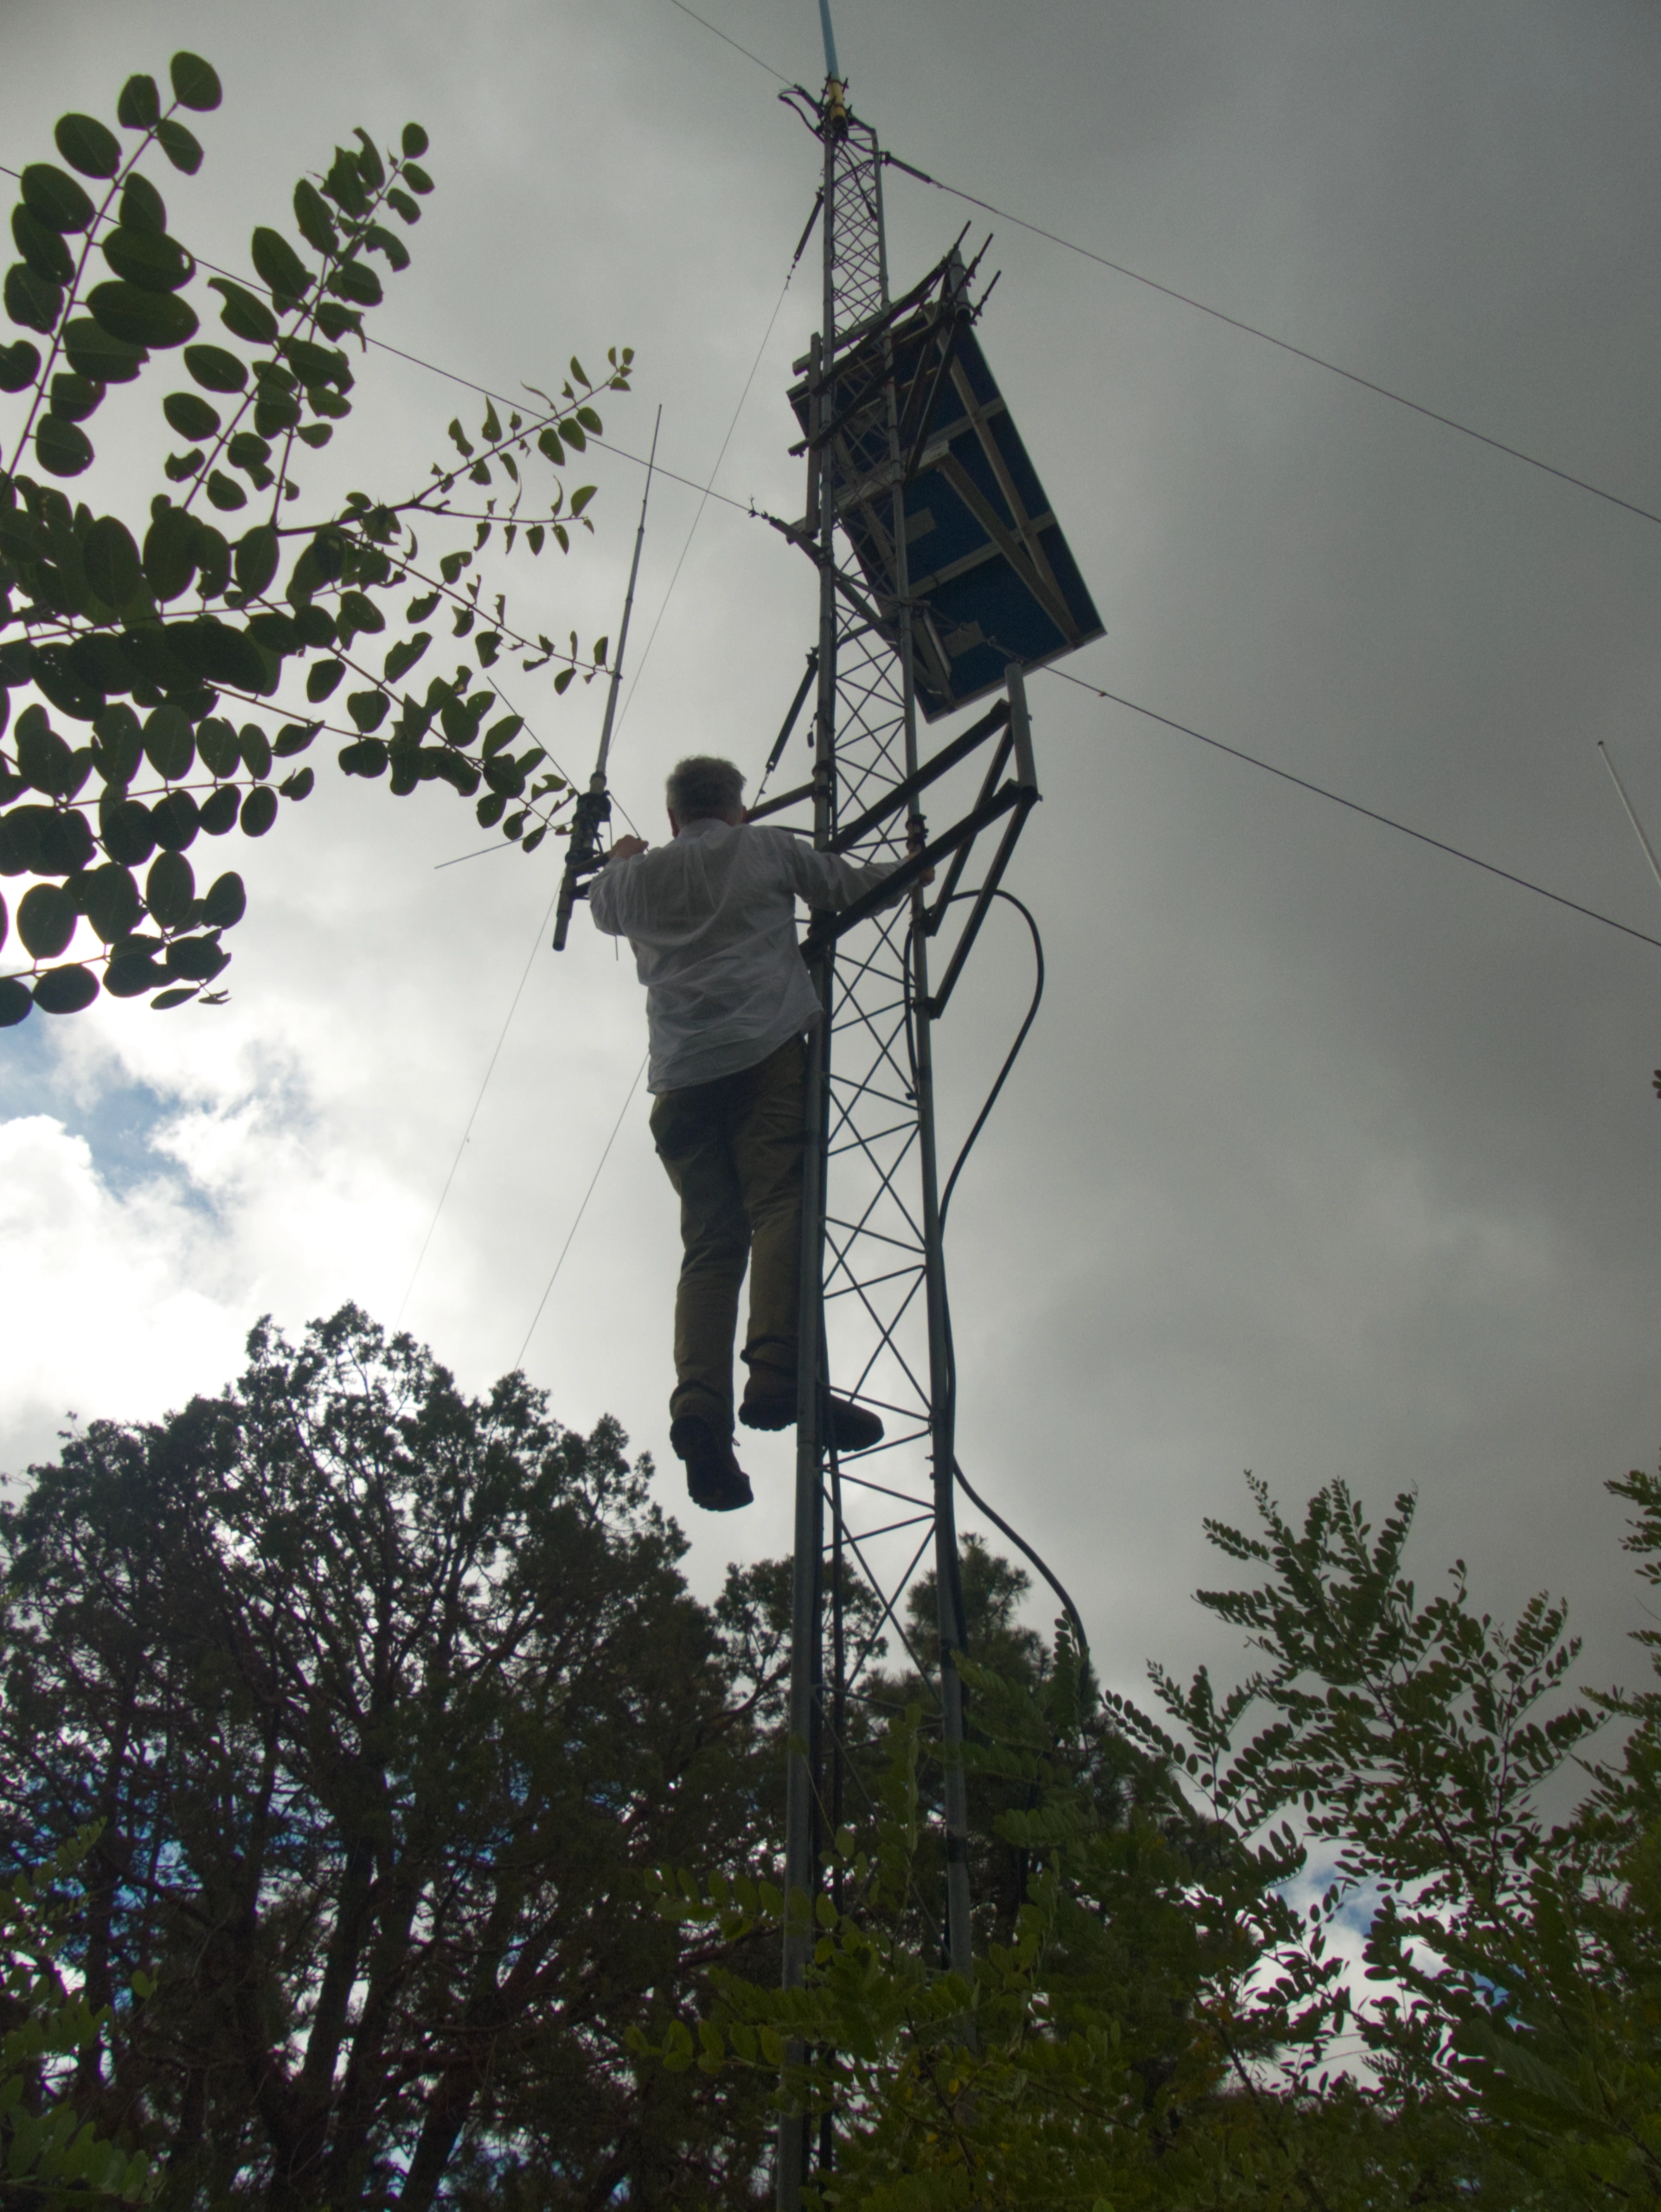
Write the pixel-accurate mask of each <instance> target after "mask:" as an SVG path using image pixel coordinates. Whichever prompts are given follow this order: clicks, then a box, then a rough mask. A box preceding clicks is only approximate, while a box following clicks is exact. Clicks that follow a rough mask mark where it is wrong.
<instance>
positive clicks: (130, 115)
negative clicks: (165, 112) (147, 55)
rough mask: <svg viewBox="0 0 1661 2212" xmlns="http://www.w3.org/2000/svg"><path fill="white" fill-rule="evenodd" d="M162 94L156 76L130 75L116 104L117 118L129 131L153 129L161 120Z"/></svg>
mask: <svg viewBox="0 0 1661 2212" xmlns="http://www.w3.org/2000/svg"><path fill="white" fill-rule="evenodd" d="M161 113H162V99H161V94H160V93H158V92H157V89H156V80H155V78H154V77H129V78H128V79H127V81H126V83H125V85H123V86H122V87H121V97H120V99H119V100H117V102H116V104H115V119H116V121H117V122H118V123H119V124H121V125H123V126H124V127H125V129H127V130H129V131H153V130H154V129H155V127H156V125H157V123H158V122H159V121H160V120H161Z"/></svg>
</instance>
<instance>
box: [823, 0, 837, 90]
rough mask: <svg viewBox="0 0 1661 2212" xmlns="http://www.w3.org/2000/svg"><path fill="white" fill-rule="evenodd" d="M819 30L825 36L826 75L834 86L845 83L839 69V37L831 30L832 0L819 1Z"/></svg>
mask: <svg viewBox="0 0 1661 2212" xmlns="http://www.w3.org/2000/svg"><path fill="white" fill-rule="evenodd" d="M819 29H820V30H821V31H822V32H823V33H824V74H825V75H826V76H827V77H828V78H829V79H830V80H831V83H832V84H833V85H839V84H841V83H842V81H843V75H842V71H841V70H840V69H839V68H838V67H837V35H836V33H835V31H833V30H832V29H831V0H819Z"/></svg>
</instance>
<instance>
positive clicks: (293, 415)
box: [253, 387, 300, 438]
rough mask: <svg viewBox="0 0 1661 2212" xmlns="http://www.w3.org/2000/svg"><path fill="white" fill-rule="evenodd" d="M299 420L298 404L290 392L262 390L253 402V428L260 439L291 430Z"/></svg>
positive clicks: (267, 388) (273, 436)
mask: <svg viewBox="0 0 1661 2212" xmlns="http://www.w3.org/2000/svg"><path fill="white" fill-rule="evenodd" d="M299 419H300V403H299V401H298V400H297V399H296V398H295V397H294V395H293V394H292V392H278V391H273V390H272V389H271V388H269V387H266V388H263V389H262V390H261V392H260V397H259V398H258V400H257V401H255V402H254V408H253V426H254V428H255V430H256V431H258V433H260V437H261V438H275V437H277V436H279V434H280V433H282V432H283V431H285V430H292V429H293V428H294V427H295V426H296V425H297V424H298V421H299Z"/></svg>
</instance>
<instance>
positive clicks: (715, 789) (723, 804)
mask: <svg viewBox="0 0 1661 2212" xmlns="http://www.w3.org/2000/svg"><path fill="white" fill-rule="evenodd" d="M665 795H666V797H667V798H668V800H669V806H670V813H672V814H673V815H674V817H675V818H676V820H677V822H702V821H708V820H709V817H711V816H715V817H719V816H721V815H723V814H739V813H741V812H742V811H743V807H744V778H743V774H742V773H741V771H740V770H739V769H737V768H735V767H734V766H733V764H732V762H731V761H730V760H716V759H715V756H714V755H713V754H712V753H693V755H692V756H691V758H690V759H689V760H682V761H678V762H677V764H676V766H675V768H674V770H673V772H672V773H671V774H670V779H669V782H668V785H666V786H665Z"/></svg>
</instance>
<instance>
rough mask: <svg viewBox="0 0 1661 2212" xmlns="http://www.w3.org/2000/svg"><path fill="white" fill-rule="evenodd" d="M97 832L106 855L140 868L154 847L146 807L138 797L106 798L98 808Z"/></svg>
mask: <svg viewBox="0 0 1661 2212" xmlns="http://www.w3.org/2000/svg"><path fill="white" fill-rule="evenodd" d="M98 834H99V841H100V843H102V845H103V847H104V850H105V851H106V853H107V854H108V855H109V856H110V858H111V859H112V860H114V861H119V862H121V863H122V864H123V865H124V866H125V867H127V868H141V867H142V866H143V865H144V862H145V861H147V860H148V859H149V858H150V856H151V853H153V852H154V851H155V850H156V833H155V831H154V830H152V829H151V826H150V809H149V808H148V807H147V806H146V805H144V801H143V800H142V799H138V798H106V799H105V800H104V801H103V802H102V803H101V805H99V810H98Z"/></svg>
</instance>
